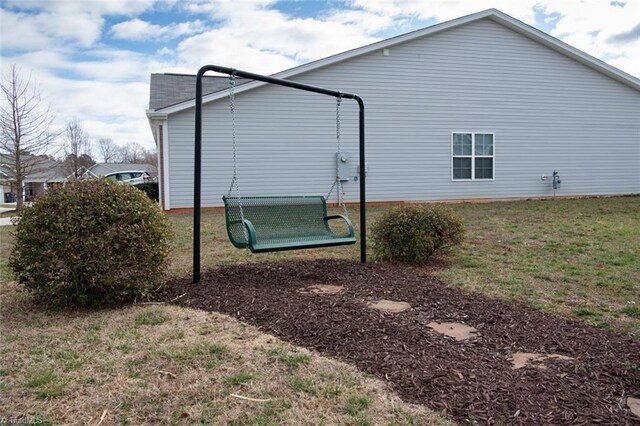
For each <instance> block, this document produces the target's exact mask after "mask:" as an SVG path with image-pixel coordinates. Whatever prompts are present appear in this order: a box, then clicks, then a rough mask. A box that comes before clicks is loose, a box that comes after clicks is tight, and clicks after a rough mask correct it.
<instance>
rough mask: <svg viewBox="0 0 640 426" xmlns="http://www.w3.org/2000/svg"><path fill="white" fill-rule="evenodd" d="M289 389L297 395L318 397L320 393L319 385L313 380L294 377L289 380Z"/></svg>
mask: <svg viewBox="0 0 640 426" xmlns="http://www.w3.org/2000/svg"><path fill="white" fill-rule="evenodd" d="M288 384H289V388H290V389H291V390H292V391H294V392H296V393H306V394H307V395H312V396H316V395H318V394H319V393H320V388H319V387H318V384H317V383H316V382H315V380H313V379H306V378H302V377H298V376H294V377H292V378H291V379H290V380H289V383H288Z"/></svg>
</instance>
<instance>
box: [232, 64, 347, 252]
mask: <svg viewBox="0 0 640 426" xmlns="http://www.w3.org/2000/svg"><path fill="white" fill-rule="evenodd" d="M341 102H342V97H341V96H338V97H336V140H337V143H338V151H337V152H338V154H339V153H340V104H341ZM229 104H230V111H231V129H232V133H231V134H232V147H233V177H232V179H231V185H230V186H229V192H228V194H227V195H225V196H223V197H222V200H223V201H224V206H225V219H226V227H227V235H228V236H229V240H230V241H231V243H232V244H233V245H234V246H235V247H237V248H241V249H244V248H248V249H249V250H250V251H251V252H252V253H264V252H272V251H284V250H298V249H308V248H317V247H332V246H341V245H348V244H355V242H356V238H355V232H354V229H353V224H352V223H351V221H350V220H349V217H348V214H347V209H346V206H345V204H344V187H343V184H342V181H341V180H340V178H339V177H338V176H336V179H335V180H334V182H333V185H332V186H331V189H329V192H328V194H327V195H326V197H324V196H323V195H267V196H265V195H241V194H240V188H239V185H238V172H237V155H236V125H235V73H233V72H232V73H230V74H229ZM334 189H337V191H336V193H337V198H338V205H339V206H341V207H342V210H343V214H340V215H328V214H327V200H328V199H329V198H330V196H331V193H332V192H333V190H334ZM334 220H340V221H344V222H345V224H346V227H347V230H346V232H343V233H337V232H335V231H334V230H332V229H331V226H330V222H331V221H334Z"/></svg>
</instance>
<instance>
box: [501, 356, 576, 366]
mask: <svg viewBox="0 0 640 426" xmlns="http://www.w3.org/2000/svg"><path fill="white" fill-rule="evenodd" d="M545 359H559V360H561V361H573V360H574V359H573V358H571V357H569V356H565V355H559V354H550V355H548V354H539V353H535V352H514V353H513V355H512V360H511V362H512V363H513V366H512V367H511V368H512V369H513V370H517V369H519V368H522V367H527V366H529V367H534V368H539V369H541V370H544V369H546V368H547V367H546V366H545V365H542V364H540V363H539V362H542V361H544V360H545Z"/></svg>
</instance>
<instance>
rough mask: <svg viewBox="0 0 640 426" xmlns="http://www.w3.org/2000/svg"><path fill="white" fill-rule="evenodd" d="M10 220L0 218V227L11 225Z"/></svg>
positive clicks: (8, 218) (9, 218)
mask: <svg viewBox="0 0 640 426" xmlns="http://www.w3.org/2000/svg"><path fill="white" fill-rule="evenodd" d="M11 219H12V218H11V217H0V226H7V225H13V223H11Z"/></svg>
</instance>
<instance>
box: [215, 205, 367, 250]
mask: <svg viewBox="0 0 640 426" xmlns="http://www.w3.org/2000/svg"><path fill="white" fill-rule="evenodd" d="M222 200H223V201H224V206H225V217H226V222H227V234H228V235H229V239H230V240H231V243H232V244H233V245H234V246H235V247H238V248H247V247H248V248H249V250H251V252H253V253H262V252H270V251H284V250H297V249H304V248H316V247H331V246H342V245H348V244H355V242H356V238H355V233H354V230H353V224H352V223H351V221H350V220H349V218H347V217H346V216H342V215H332V216H327V203H326V200H325V198H324V197H323V196H322V195H273V196H262V195H261V196H252V195H247V196H242V197H240V198H239V197H237V196H231V195H226V196H223V197H222ZM240 203H241V204H242V215H241V213H240ZM241 216H244V224H243V221H242V217H241ZM335 219H341V220H343V221H345V222H346V225H347V227H348V231H347V232H346V233H345V234H344V235H339V234H336V233H335V232H334V231H333V230H332V229H331V227H330V226H329V221H331V220H335ZM243 227H244V228H245V229H246V230H247V236H248V241H247V238H246V237H245V232H244V229H243Z"/></svg>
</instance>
